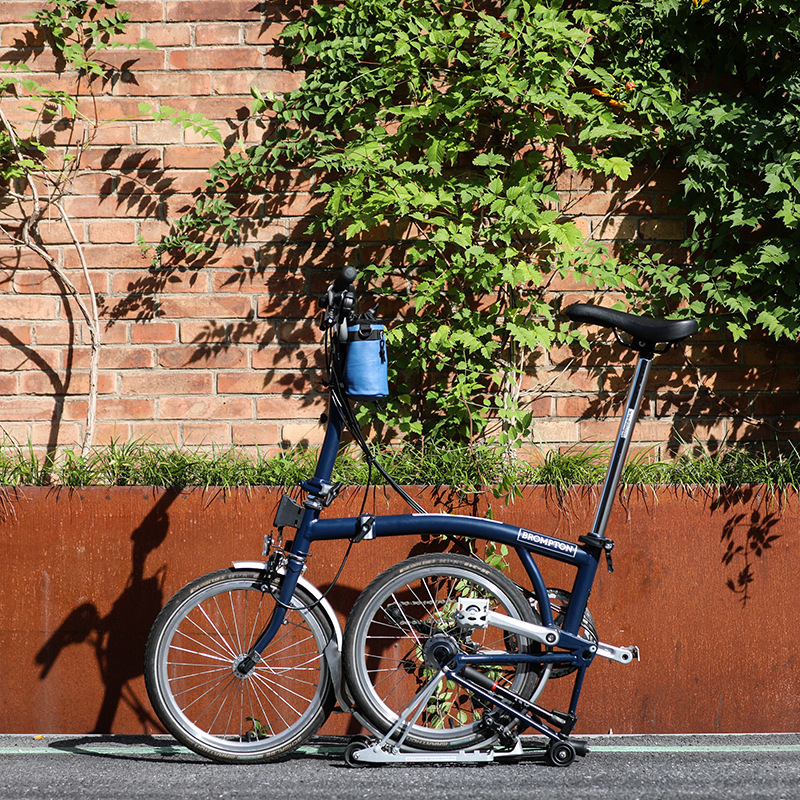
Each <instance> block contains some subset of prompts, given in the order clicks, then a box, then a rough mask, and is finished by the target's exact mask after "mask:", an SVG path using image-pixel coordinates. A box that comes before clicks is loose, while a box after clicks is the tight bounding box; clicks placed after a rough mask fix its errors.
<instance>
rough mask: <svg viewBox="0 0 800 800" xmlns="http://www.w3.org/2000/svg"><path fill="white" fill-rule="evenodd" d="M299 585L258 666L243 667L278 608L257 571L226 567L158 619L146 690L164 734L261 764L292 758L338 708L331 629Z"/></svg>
mask: <svg viewBox="0 0 800 800" xmlns="http://www.w3.org/2000/svg"><path fill="white" fill-rule="evenodd" d="M313 604H314V597H312V596H311V595H310V593H309V592H307V591H306V590H304V589H303V587H302V586H298V587H297V589H296V591H295V595H294V598H293V599H292V602H291V605H292V607H293V608H292V609H291V610H290V611H288V612H287V615H286V620H285V622H284V624H283V625H282V627H281V629H280V630H279V631H278V633H277V635H276V636H275V638H274V639H273V641H272V642H271V643H270V644H269V645H268V646H267V648H266V650H265V651H264V653H263V654H262V657H261V660H260V661H259V662H258V663H257V664H256V666H255V667H254V669H253V670H252V671H251V672H250V673H249V674H248V675H247V676H246V677H242V676H240V675H239V674H238V673H236V672H235V669H234V668H235V666H236V664H238V663H239V662H240V661H241V659H242V658H243V657H244V655H245V654H246V653H247V651H248V650H249V648H250V647H251V646H252V644H253V643H254V641H255V640H256V639H257V638H258V636H259V635H260V634H261V632H262V631H263V630H264V628H265V627H266V624H267V622H268V620H269V619H270V616H271V614H272V610H273V609H274V607H275V601H274V599H273V597H272V595H271V593H270V592H269V591H268V590H267V587H265V586H264V583H263V580H262V573H261V572H259V571H258V570H256V569H226V570H220V571H218V572H213V573H210V574H209V575H204V576H203V577H201V578H197V579H196V580H195V581H192V582H191V583H189V584H188V585H187V586H185V587H184V588H183V589H181V590H180V591H179V592H178V593H177V594H176V595H175V596H174V597H173V598H172V599H171V600H170V601H169V602H168V603H167V605H166V606H164V608H163V609H162V611H161V613H160V614H159V615H158V617H157V618H156V621H155V623H154V625H153V628H152V629H151V631H150V636H149V638H148V642H147V649H146V651H145V684H146V687H147V693H148V696H149V697H150V702H151V704H152V706H153V709H154V710H155V712H156V714H157V715H158V718H159V719H160V720H161V722H162V724H163V725H164V727H165V728H166V729H167V730H168V731H169V732H170V733H171V734H172V735H173V736H174V737H175V738H176V739H177V740H178V741H179V742H181V743H182V744H184V745H186V747H188V748H190V749H191V750H193V751H194V752H196V753H199V754H200V755H203V756H205V757H207V758H210V759H212V760H214V761H219V762H226V763H256V762H262V761H272V760H275V759H278V758H280V757H281V756H283V755H285V754H286V753H289V752H291V751H292V750H294V749H295V748H296V747H298V746H299V745H300V744H302V743H303V742H304V741H306V740H307V739H308V738H309V737H311V736H312V735H313V734H314V733H316V732H317V730H319V728H320V727H321V725H322V723H323V722H324V721H325V719H326V718H327V717H328V715H329V714H330V712H331V710H332V709H333V704H334V692H333V685H332V682H331V677H330V671H329V668H328V664H327V662H326V659H325V656H324V650H325V646H326V644H327V643H328V642H329V641H330V639H331V638H332V637H333V631H332V630H331V626H330V623H329V622H328V620H327V618H326V617H325V615H324V613H323V612H322V611H321V610H320V609H319V608H318V607H315V606H314V605H313Z"/></svg>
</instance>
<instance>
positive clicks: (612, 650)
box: [595, 642, 641, 664]
mask: <svg viewBox="0 0 800 800" xmlns="http://www.w3.org/2000/svg"><path fill="white" fill-rule="evenodd" d="M595 655H598V656H602V657H603V658H607V659H609V661H618V662H619V663H620V664H630V663H631V662H632V661H633V660H634V659H635V660H636V661H641V659H640V658H639V648H638V647H636V646H635V645H633V646H631V647H614V645H613V644H605V643H604V642H598V643H597V653H596V654H595Z"/></svg>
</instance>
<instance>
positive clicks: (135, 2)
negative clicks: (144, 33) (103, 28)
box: [117, 0, 169, 22]
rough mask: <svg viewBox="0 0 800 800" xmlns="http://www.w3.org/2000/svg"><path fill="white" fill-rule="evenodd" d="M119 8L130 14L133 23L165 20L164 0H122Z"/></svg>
mask: <svg viewBox="0 0 800 800" xmlns="http://www.w3.org/2000/svg"><path fill="white" fill-rule="evenodd" d="M117 8H118V9H119V10H120V11H124V12H126V13H128V14H130V15H131V21H132V22H152V21H156V20H161V19H163V18H164V3H163V0H120V2H119V4H118V6H117ZM167 19H169V17H167Z"/></svg>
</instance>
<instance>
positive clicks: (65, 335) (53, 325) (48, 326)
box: [36, 320, 75, 345]
mask: <svg viewBox="0 0 800 800" xmlns="http://www.w3.org/2000/svg"><path fill="white" fill-rule="evenodd" d="M74 338H75V333H74V331H73V326H72V323H70V322H67V321H66V320H63V321H59V322H37V323H36V344H37V345H48V344H50V345H52V344H71V343H72V342H73V340H74Z"/></svg>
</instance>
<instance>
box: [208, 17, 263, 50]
mask: <svg viewBox="0 0 800 800" xmlns="http://www.w3.org/2000/svg"><path fill="white" fill-rule="evenodd" d="M258 27H259V28H260V27H261V26H260V25H259V26H258ZM240 31H241V28H240V26H239V25H231V24H230V23H224V22H209V23H200V24H199V25H196V26H195V29H194V35H195V41H196V42H197V44H198V45H200V46H203V45H210V44H239V38H240Z"/></svg>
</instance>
